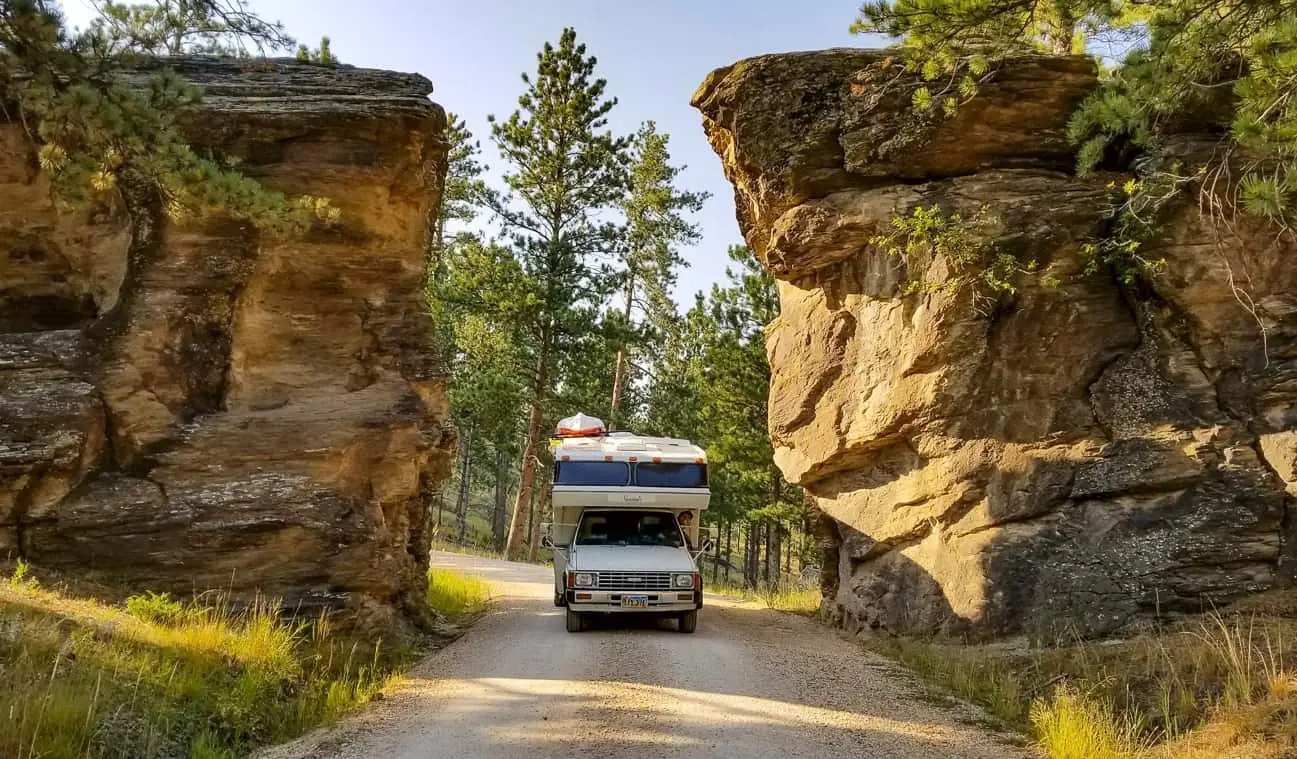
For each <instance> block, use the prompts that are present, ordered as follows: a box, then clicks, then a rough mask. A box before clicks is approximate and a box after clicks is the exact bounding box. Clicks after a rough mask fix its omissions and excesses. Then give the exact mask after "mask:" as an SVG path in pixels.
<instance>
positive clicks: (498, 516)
mask: <svg viewBox="0 0 1297 759" xmlns="http://www.w3.org/2000/svg"><path fill="white" fill-rule="evenodd" d="M508 497H509V454H508V453H507V452H506V451H505V448H504V446H503V445H497V446H496V448H495V508H494V509H492V510H491V547H492V548H494V549H495V550H497V551H500V550H503V549H504V539H505V537H506V535H505V530H507V529H508V528H509V523H508V520H509V504H508V503H506V500H507V499H508Z"/></svg>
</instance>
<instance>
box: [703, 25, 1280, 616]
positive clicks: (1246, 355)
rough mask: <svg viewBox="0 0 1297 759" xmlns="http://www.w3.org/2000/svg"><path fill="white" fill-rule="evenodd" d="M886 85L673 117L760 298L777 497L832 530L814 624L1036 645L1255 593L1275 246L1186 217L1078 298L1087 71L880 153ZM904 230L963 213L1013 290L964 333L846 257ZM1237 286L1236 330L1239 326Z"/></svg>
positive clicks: (1027, 62)
mask: <svg viewBox="0 0 1297 759" xmlns="http://www.w3.org/2000/svg"><path fill="white" fill-rule="evenodd" d="M885 59H886V53H883V52H881V51H868V50H828V51H823V52H812V53H794V54H783V55H771V56H763V57H760V58H754V59H750V60H745V61H742V62H740V63H737V64H735V65H733V66H729V67H726V68H723V69H720V70H718V71H716V72H714V73H713V74H712V75H710V76H709V77H708V78H707V80H706V81H705V82H704V84H703V85H702V87H701V88H700V89H699V90H698V92H697V93H696V94H695V96H694V105H695V106H696V107H698V108H699V110H700V111H701V112H702V114H703V125H704V129H705V130H706V133H707V135H708V137H709V139H710V140H711V142H712V144H713V146H714V148H715V150H716V152H717V154H718V155H719V156H720V158H721V161H722V165H723V166H724V169H725V172H726V176H727V177H728V178H729V179H730V180H731V182H732V183H733V185H734V189H735V201H736V205H737V215H738V220H739V223H740V226H741V228H742V231H743V233H744V235H745V236H746V238H747V241H748V243H749V245H750V246H751V248H752V249H753V251H754V252H755V254H756V255H757V257H758V258H759V259H760V260H761V261H762V262H763V263H764V264H765V265H766V266H767V268H768V269H769V270H770V271H771V272H772V273H774V274H775V275H776V276H777V277H778V278H779V280H780V283H779V287H780V301H781V314H780V316H779V318H778V319H777V320H776V321H775V322H774V324H772V325H770V327H769V329H768V330H767V347H768V354H769V357H770V364H771V376H772V379H771V390H770V406H769V407H770V419H769V424H770V433H771V436H772V439H773V443H774V446H775V459H776V463H777V464H778V465H779V467H780V468H781V469H782V471H783V472H784V474H785V475H786V476H787V477H788V478H789V480H790V481H792V482H795V483H797V484H799V485H801V486H803V487H804V488H806V490H807V492H808V494H809V495H810V496H811V497H812V498H813V499H814V501H815V503H816V505H817V506H818V507H819V508H820V509H822V510H823V512H824V513H825V514H827V515H828V516H829V517H831V518H832V520H834V525H835V526H834V528H833V529H828V528H825V529H822V530H821V532H822V533H823V534H825V535H834V536H835V537H836V540H837V545H836V547H835V549H834V551H833V553H834V554H835V555H836V560H837V562H838V567H837V571H836V573H835V574H836V578H837V584H836V586H835V587H830V588H828V597H827V598H826V611H827V612H828V614H829V616H830V617H832V618H834V619H837V620H839V621H841V622H842V623H843V624H844V625H846V626H848V627H849V628H853V629H863V628H875V629H883V630H888V631H893V632H900V633H910V634H946V635H951V636H967V637H972V638H990V637H999V636H1010V635H1030V636H1033V637H1035V638H1037V639H1039V640H1056V639H1059V638H1066V637H1070V636H1073V635H1078V634H1079V635H1082V636H1091V635H1104V634H1110V633H1113V632H1116V631H1118V630H1122V629H1125V628H1128V627H1130V626H1132V625H1138V624H1141V623H1142V622H1144V621H1146V620H1149V619H1151V618H1153V617H1155V616H1157V615H1174V614H1179V613H1187V612H1195V611H1201V610H1203V609H1205V608H1209V607H1210V605H1212V604H1219V603H1224V602H1228V601H1229V600H1231V599H1234V598H1237V597H1239V596H1241V595H1244V594H1247V593H1251V592H1255V591H1259V590H1263V589H1266V588H1269V587H1272V586H1273V585H1274V584H1275V583H1277V582H1279V581H1281V579H1282V577H1283V575H1284V573H1285V572H1286V571H1287V570H1286V567H1287V566H1288V565H1289V561H1288V559H1287V557H1286V552H1285V551H1286V549H1285V546H1287V545H1289V544H1290V541H1289V540H1288V536H1287V535H1285V534H1284V533H1285V530H1286V529H1287V527H1286V525H1287V524H1288V523H1289V520H1288V519H1287V518H1286V514H1287V510H1288V509H1289V508H1290V507H1291V502H1290V496H1289V495H1288V491H1289V490H1291V489H1292V488H1293V484H1292V478H1293V471H1294V466H1293V464H1292V462H1293V461H1294V460H1297V455H1294V454H1293V453H1292V452H1293V451H1294V450H1297V446H1294V445H1293V444H1292V440H1293V439H1295V438H1297V436H1294V434H1293V433H1294V426H1295V425H1294V416H1293V412H1292V411H1291V409H1292V408H1293V404H1292V398H1291V395H1290V392H1291V391H1290V388H1292V387H1294V386H1297V384H1294V383H1293V377H1294V376H1297V375H1294V374H1293V371H1294V368H1297V363H1294V362H1293V357H1292V355H1291V354H1293V353H1294V352H1297V341H1294V340H1293V337H1294V335H1293V330H1294V329H1297V309H1294V308H1292V307H1291V304H1290V302H1289V301H1291V300H1292V297H1293V296H1292V295H1291V294H1292V293H1293V292H1297V289H1294V285H1297V282H1294V281H1293V278H1294V276H1297V274H1294V273H1293V272H1294V269H1293V267H1291V266H1284V262H1285V261H1286V260H1288V258H1287V257H1288V256H1291V255H1292V254H1293V253H1294V252H1295V251H1293V250H1292V247H1293V246H1292V245H1290V244H1289V243H1287V242H1275V239H1274V236H1273V235H1270V236H1269V237H1268V238H1266V239H1265V241H1264V242H1263V240H1262V237H1263V235H1262V234H1261V233H1260V232H1256V233H1255V234H1254V230H1251V229H1249V228H1246V225H1245V228H1244V229H1243V230H1242V231H1241V232H1238V233H1237V234H1236V235H1235V236H1234V237H1233V238H1232V239H1233V241H1234V242H1232V243H1231V244H1226V245H1221V244H1220V237H1219V234H1220V230H1219V229H1217V228H1214V227H1213V226H1212V223H1211V220H1209V219H1204V218H1202V217H1201V216H1200V215H1199V214H1198V212H1197V209H1196V208H1194V207H1190V206H1189V205H1188V204H1186V206H1185V207H1184V208H1181V209H1178V210H1176V211H1175V213H1176V214H1178V216H1177V217H1176V218H1173V219H1171V221H1170V223H1168V225H1167V229H1168V230H1170V231H1169V233H1168V234H1166V235H1164V236H1163V237H1161V238H1159V239H1158V240H1156V241H1154V242H1152V243H1150V251H1149V252H1148V253H1147V254H1148V255H1149V256H1153V257H1158V258H1163V259H1165V260H1166V262H1167V264H1166V267H1165V269H1164V270H1163V271H1162V272H1160V273H1159V276H1158V277H1157V278H1156V279H1155V280H1154V281H1153V282H1151V283H1150V285H1149V286H1147V287H1145V288H1142V289H1138V290H1136V289H1135V288H1130V287H1127V286H1125V285H1123V283H1121V282H1119V281H1118V280H1117V278H1114V277H1112V276H1108V275H1107V274H1100V275H1087V274H1086V272H1085V271H1084V269H1085V261H1084V255H1083V246H1085V244H1086V243H1087V241H1090V240H1093V239H1095V238H1096V237H1098V236H1100V235H1102V234H1103V233H1104V232H1105V225H1106V223H1107V220H1106V219H1105V215H1104V210H1105V208H1106V207H1107V205H1108V195H1107V190H1106V184H1107V181H1108V178H1098V177H1096V178H1081V177H1078V176H1076V175H1075V174H1074V172H1073V166H1074V152H1073V148H1072V147H1071V146H1070V145H1069V144H1068V142H1067V140H1066V137H1065V127H1066V124H1067V121H1068V118H1069V117H1070V115H1071V113H1072V112H1073V110H1074V109H1075V107H1076V106H1077V104H1078V103H1080V102H1081V101H1082V100H1083V99H1084V98H1085V96H1086V95H1087V94H1088V93H1089V92H1090V91H1091V90H1092V89H1093V88H1094V87H1095V85H1096V78H1095V70H1094V67H1093V64H1092V63H1091V62H1090V61H1088V60H1086V59H1084V58H1080V57H1075V58H1070V57H1045V56H1036V57H1024V58H1019V59H1015V60H1009V61H1005V62H1003V63H1002V65H1000V66H999V67H998V68H997V70H996V72H995V75H994V76H993V77H992V78H990V79H989V80H988V81H986V82H984V83H983V84H982V85H981V86H980V88H979V92H978V95H977V97H976V98H974V99H973V100H972V101H971V102H969V103H968V104H967V105H965V106H963V107H961V108H960V109H959V111H958V112H957V113H956V114H955V115H954V116H953V117H951V118H946V119H940V120H937V121H936V122H934V123H931V124H928V125H926V126H924V127H923V129H922V130H921V133H919V134H918V135H917V137H915V138H914V139H902V138H904V137H905V136H906V135H905V134H904V130H905V129H906V128H907V126H906V125H907V124H910V122H911V120H912V114H913V110H912V108H911V105H910V102H909V100H908V99H907V98H905V97H899V96H893V95H892V94H891V92H890V91H889V90H885V91H880V90H879V89H878V88H880V87H883V86H884V85H883V84H880V81H882V80H881V79H880V77H878V76H877V75H876V74H877V71H878V69H879V67H880V66H882V65H886V64H887V61H886V60H885ZM886 81H887V82H889V84H888V85H887V86H894V85H893V84H890V83H891V82H893V80H892V79H888V80H886ZM900 91H901V92H903V91H904V87H902V88H900ZM1177 139H1178V140H1179V143H1181V148H1183V143H1186V142H1188V143H1191V144H1192V142H1193V135H1191V134H1187V133H1186V134H1184V135H1181V136H1180V137H1178V138H1177ZM1167 149H1168V150H1170V149H1174V146H1168V148H1167ZM920 206H924V207H930V206H937V207H939V208H941V209H943V211H945V212H946V213H949V214H954V213H959V214H962V215H964V216H965V217H971V216H972V215H973V214H974V213H977V212H978V209H981V208H986V209H988V211H989V213H990V214H993V215H994V217H995V218H996V219H997V221H998V223H997V225H996V235H997V237H996V239H995V240H994V242H995V244H996V245H997V246H998V247H999V248H1001V249H1003V250H1006V251H1011V252H1012V253H1014V254H1015V255H1017V256H1018V257H1019V258H1020V260H1022V261H1034V262H1035V263H1036V264H1037V266H1038V269H1037V271H1036V272H1035V274H1034V275H1032V276H1023V277H1021V278H1020V279H1019V280H1018V281H1016V282H1015V287H1014V288H1013V292H1005V293H1001V294H1000V295H999V296H998V297H997V299H996V301H995V303H994V304H993V306H992V307H990V308H979V307H978V305H977V304H976V303H975V302H974V299H973V297H972V296H971V294H969V293H961V292H950V291H945V290H941V289H935V290H924V291H919V292H914V291H913V288H908V292H907V287H906V286H905V283H906V282H908V281H913V280H924V281H940V280H941V278H942V277H943V276H946V275H948V274H949V271H950V269H949V262H946V261H943V260H942V259H941V257H940V256H933V257H931V259H930V260H926V261H921V262H917V263H915V262H907V261H905V260H898V257H897V256H889V255H888V254H887V251H885V250H880V249H879V248H878V247H876V246H874V245H872V244H871V241H873V240H876V239H877V238H878V236H879V235H880V233H883V232H884V231H885V230H886V229H887V227H888V225H889V223H890V221H891V219H892V218H894V217H895V216H897V215H902V216H904V215H908V214H910V213H911V212H912V211H913V209H915V208H916V207H920ZM1240 235H1241V236H1240ZM907 264H909V265H922V266H926V267H928V270H927V271H923V272H907V271H906V270H905V269H906V266H907ZM1281 269H1282V271H1281ZM916 275H918V276H916ZM1241 282H1242V283H1245V284H1244V285H1241V286H1242V287H1246V288H1248V297H1250V298H1251V300H1252V302H1254V303H1256V304H1261V305H1259V307H1258V308H1256V309H1253V310H1251V311H1250V310H1248V309H1246V308H1244V307H1242V306H1241V305H1240V302H1241V301H1240V296H1239V292H1238V288H1239V287H1240V285H1239V283H1241ZM1245 300H1246V299H1245ZM1253 311H1256V313H1253ZM1257 314H1260V316H1258V315H1257ZM1260 326H1264V328H1265V329H1264V331H1263V330H1261V329H1259V327H1260ZM826 576H833V575H832V574H830V575H826Z"/></svg>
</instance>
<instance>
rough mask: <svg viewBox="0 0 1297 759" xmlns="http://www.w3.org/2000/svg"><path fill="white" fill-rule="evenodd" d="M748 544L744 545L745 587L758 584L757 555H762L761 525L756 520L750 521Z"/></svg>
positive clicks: (752, 586) (753, 586)
mask: <svg viewBox="0 0 1297 759" xmlns="http://www.w3.org/2000/svg"><path fill="white" fill-rule="evenodd" d="M746 533H747V535H746V538H747V540H746V544H745V545H744V546H743V587H745V588H749V589H751V588H755V587H756V586H757V557H758V556H760V552H761V542H760V537H759V535H760V527H759V526H758V525H757V523H756V522H748V527H747V530H746Z"/></svg>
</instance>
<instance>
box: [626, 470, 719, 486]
mask: <svg viewBox="0 0 1297 759" xmlns="http://www.w3.org/2000/svg"><path fill="white" fill-rule="evenodd" d="M635 484H636V485H639V486H640V487H643V488H705V487H707V467H706V466H705V465H703V464H637V465H636V466H635Z"/></svg>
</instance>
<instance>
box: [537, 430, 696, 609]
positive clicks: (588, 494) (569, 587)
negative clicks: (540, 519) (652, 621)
mask: <svg viewBox="0 0 1297 759" xmlns="http://www.w3.org/2000/svg"><path fill="white" fill-rule="evenodd" d="M558 434H559V437H558V438H557V439H555V440H553V441H551V448H552V449H553V452H554V484H553V492H552V496H551V497H552V504H553V508H554V522H553V524H551V525H549V526H548V529H547V531H546V536H545V545H546V546H548V547H549V548H551V549H553V552H554V604H555V605H556V606H565V607H567V630H568V632H580V631H581V630H582V629H584V628H585V621H586V619H587V616H586V615H588V614H592V613H639V614H654V615H658V616H663V617H671V618H674V619H676V620H677V622H678V625H679V630H680V632H684V633H692V632H693V631H694V629H695V628H696V627H697V625H698V610H699V609H701V608H702V605H703V593H702V573H701V571H700V567H699V566H698V563H697V562H698V557H699V556H700V555H701V554H702V553H703V552H704V551H708V550H710V547H711V542H712V541H710V540H706V541H703V542H701V543H700V541H699V531H700V528H699V522H701V521H702V519H701V518H702V511H703V510H704V509H706V508H707V503H708V500H709V499H710V491H709V490H708V488H707V455H706V453H704V452H703V449H701V448H699V447H698V446H696V445H694V444H692V443H690V442H689V441H687V440H677V439H674V438H656V437H644V436H640V435H634V434H631V433H629V432H613V433H607V432H606V431H605V430H604V427H603V423H602V422H601V421H599V420H598V419H595V418H593V417H588V416H585V415H583V414H578V415H577V416H575V417H570V418H568V419H564V420H563V421H562V422H560V423H559V430H558ZM686 514H688V517H687V518H686V517H685V515H686Z"/></svg>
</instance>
